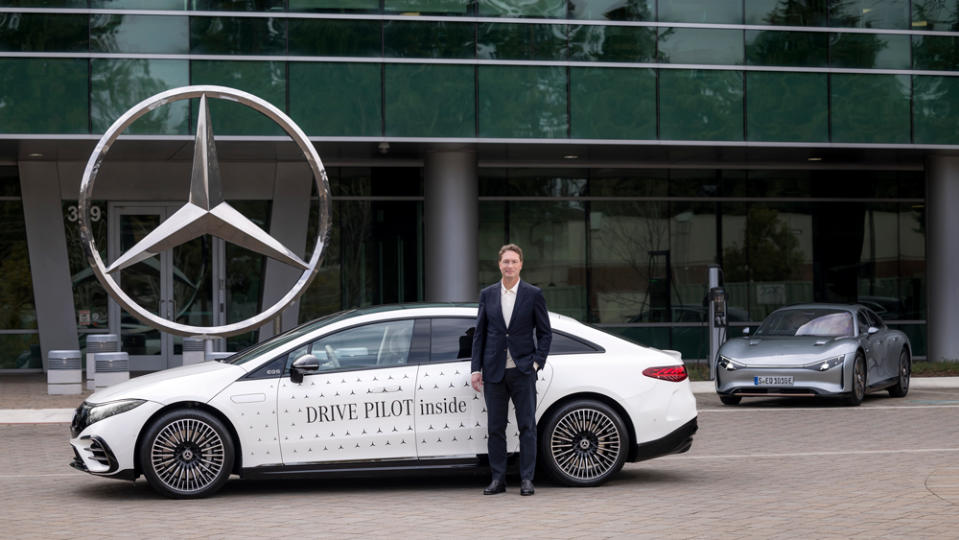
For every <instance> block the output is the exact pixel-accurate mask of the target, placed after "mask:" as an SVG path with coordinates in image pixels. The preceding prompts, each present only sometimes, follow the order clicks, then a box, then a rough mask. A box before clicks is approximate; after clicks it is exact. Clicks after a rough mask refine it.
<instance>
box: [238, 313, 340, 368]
mask: <svg viewBox="0 0 959 540" xmlns="http://www.w3.org/2000/svg"><path fill="white" fill-rule="evenodd" d="M354 311H356V310H350V311H340V312H337V313H333V314H330V315H327V316H325V317H320V318H319V319H314V320H312V321H310V322H308V323H304V324H301V325H300V326H297V327H296V328H294V329H292V330H288V331H286V332H283V333H282V334H280V335H278V336H273V337H271V338H270V339H268V340H266V341H264V342H263V343H257V344H255V345H250V346H249V347H247V348H246V349H243V350H242V351H240V352H238V353H236V354H234V355H233V356H231V357H229V358H227V359H226V360H225V361H226V363H227V364H236V365H239V364H244V363H246V362H249V361H250V360H253V359H255V358H259V357H260V355H262V354H264V353H268V352H270V351H273V350H276V349H280V348H282V347H283V346H285V345H286V344H287V343H289V342H291V341H293V340H295V339H296V338H298V337H300V336H302V335H305V334H308V333H309V332H312V331H313V330H316V329H317V328H320V327H321V326H326V325H328V324H330V323H333V322H336V321H338V320H340V319H344V318H347V317H349V316H351V315H352V314H353V312H354Z"/></svg>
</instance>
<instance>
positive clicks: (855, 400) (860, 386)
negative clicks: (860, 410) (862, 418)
mask: <svg viewBox="0 0 959 540" xmlns="http://www.w3.org/2000/svg"><path fill="white" fill-rule="evenodd" d="M854 362H855V363H854V364H853V366H852V388H851V389H850V390H851V391H850V392H849V395H848V396H847V397H846V404H847V405H852V406H856V405H859V404H860V403H862V399H863V398H864V397H866V358H865V357H864V356H863V355H862V353H861V352H857V353H856V360H855V361H854Z"/></svg>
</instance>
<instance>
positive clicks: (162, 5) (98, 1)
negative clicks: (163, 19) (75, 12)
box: [90, 0, 189, 10]
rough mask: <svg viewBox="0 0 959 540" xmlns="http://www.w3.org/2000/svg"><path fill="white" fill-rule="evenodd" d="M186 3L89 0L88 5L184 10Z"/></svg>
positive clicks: (104, 7)
mask: <svg viewBox="0 0 959 540" xmlns="http://www.w3.org/2000/svg"><path fill="white" fill-rule="evenodd" d="M188 4H189V2H184V1H183V0H90V7H92V8H103V9H162V10H185V9H187V8H188Z"/></svg>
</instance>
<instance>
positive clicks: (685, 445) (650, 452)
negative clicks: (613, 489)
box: [629, 417, 699, 462]
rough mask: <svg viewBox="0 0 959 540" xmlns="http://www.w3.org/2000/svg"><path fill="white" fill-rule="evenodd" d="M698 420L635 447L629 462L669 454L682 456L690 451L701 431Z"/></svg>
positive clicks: (694, 419) (695, 419)
mask: <svg viewBox="0 0 959 540" xmlns="http://www.w3.org/2000/svg"><path fill="white" fill-rule="evenodd" d="M697 418H698V417H697ZM697 418H693V419H692V420H690V421H689V422H686V423H685V424H683V425H682V426H680V427H678V428H676V430H675V431H673V432H672V433H670V434H669V435H666V436H665V437H662V438H660V439H656V440H655V441H649V442H645V443H642V444H637V445H634V446H633V451H632V452H630V457H631V459H630V460H629V461H633V462H635V461H646V460H647V459H653V458H656V457H660V456H665V455H668V454H682V453H683V452H686V451H688V450H689V448H690V447H691V446H692V445H693V435H694V434H695V433H696V431H697V430H698V429H699V423H698V421H697Z"/></svg>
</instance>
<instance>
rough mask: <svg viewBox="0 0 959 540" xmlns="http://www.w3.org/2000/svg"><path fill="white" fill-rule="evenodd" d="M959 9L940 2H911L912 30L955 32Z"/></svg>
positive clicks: (929, 0)
mask: <svg viewBox="0 0 959 540" xmlns="http://www.w3.org/2000/svg"><path fill="white" fill-rule="evenodd" d="M957 28H959V9H956V6H955V4H953V3H951V2H943V1H942V0H912V29H913V30H956V29H957Z"/></svg>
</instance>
